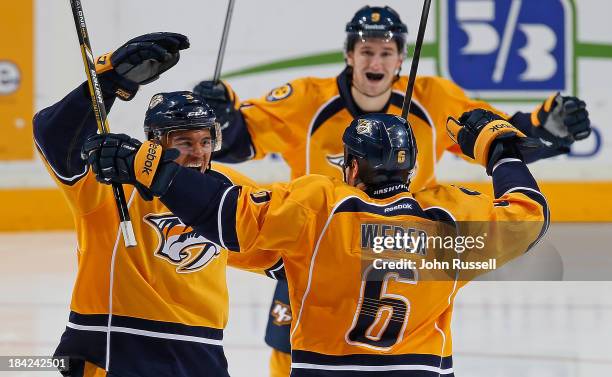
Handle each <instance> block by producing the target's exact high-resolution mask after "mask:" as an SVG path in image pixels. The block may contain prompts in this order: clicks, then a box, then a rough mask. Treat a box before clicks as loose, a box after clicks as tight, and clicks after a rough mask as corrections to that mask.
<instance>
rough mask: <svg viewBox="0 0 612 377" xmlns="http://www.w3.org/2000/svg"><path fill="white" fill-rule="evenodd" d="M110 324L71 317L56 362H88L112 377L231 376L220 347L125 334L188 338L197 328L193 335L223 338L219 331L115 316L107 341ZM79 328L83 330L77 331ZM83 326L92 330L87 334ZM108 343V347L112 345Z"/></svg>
mask: <svg viewBox="0 0 612 377" xmlns="http://www.w3.org/2000/svg"><path fill="white" fill-rule="evenodd" d="M106 321H108V316H107V315H83V314H78V313H75V312H72V313H71V314H70V322H69V323H68V326H67V327H66V330H65V331H64V334H63V335H62V338H61V341H60V344H59V346H58V347H57V349H56V351H55V356H69V357H71V359H81V360H87V361H89V362H91V363H94V364H96V365H97V366H98V367H100V368H103V369H104V368H106V367H108V371H109V375H111V374H112V375H116V376H143V377H144V376H179V377H197V376H202V375H203V374H204V375H206V376H220V377H227V376H228V372H227V360H226V359H225V355H224V353H223V347H221V346H217V345H214V344H213V345H211V344H210V343H205V342H195V341H184V340H183V339H180V338H177V337H174V338H172V337H159V336H158V337H152V336H147V335H146V334H143V333H142V332H128V331H124V329H126V328H129V329H133V330H142V328H146V329H148V331H154V330H169V331H175V333H177V334H178V333H180V332H182V333H187V332H190V331H186V330H185V329H187V328H196V329H197V330H196V331H191V333H193V334H199V335H202V334H204V332H206V333H208V334H209V335H212V336H215V337H219V336H220V335H219V332H221V330H218V329H210V328H205V327H196V326H185V325H181V324H169V323H165V322H159V321H149V320H143V319H137V318H127V317H123V316H113V326H112V327H111V333H110V336H109V335H108V334H107V332H106V329H107V322H106ZM75 322H77V323H80V324H78V325H77V324H75ZM79 326H92V327H94V328H93V329H89V330H84V329H82V328H79ZM127 326H131V327H127ZM137 327H139V328H137ZM204 329H205V331H204V332H203V331H202V330H204ZM175 335H176V334H175ZM107 340H108V341H110V342H109V343H108V344H107ZM107 349H109V350H110V352H109V355H108V358H107V355H106V352H107ZM135 355H136V356H137V357H135ZM107 362H108V364H107ZM77 364H78V363H75V364H74V365H75V366H76V368H78V367H79V365H77ZM71 365H73V363H72V362H71ZM81 366H82V365H81ZM203 371H204V372H203ZM75 373H78V371H77V372H75ZM71 375H72V374H71ZM75 375H78V374H75Z"/></svg>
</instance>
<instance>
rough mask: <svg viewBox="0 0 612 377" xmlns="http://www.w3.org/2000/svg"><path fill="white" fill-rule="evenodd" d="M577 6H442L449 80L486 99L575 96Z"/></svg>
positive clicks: (558, 1) (546, 2) (480, 1)
mask: <svg viewBox="0 0 612 377" xmlns="http://www.w3.org/2000/svg"><path fill="white" fill-rule="evenodd" d="M570 1H571V0H537V1H535V0H441V7H440V9H441V19H440V21H441V27H442V35H441V36H440V44H441V53H442V64H443V66H444V69H445V75H446V76H447V77H449V78H450V79H452V80H453V81H455V82H456V83H457V84H458V85H459V86H461V87H463V88H464V89H466V90H468V91H470V92H473V93H477V94H478V95H483V96H495V97H496V98H504V97H505V98H516V97H522V98H525V97H532V96H533V97H535V96H538V97H539V96H546V95H549V94H550V93H551V92H554V91H561V92H572V91H573V88H572V82H573V75H574V67H573V64H574V63H573V61H574V59H573V53H574V51H573V42H574V40H573V38H574V30H573V14H572V12H573V7H572V4H571V3H570Z"/></svg>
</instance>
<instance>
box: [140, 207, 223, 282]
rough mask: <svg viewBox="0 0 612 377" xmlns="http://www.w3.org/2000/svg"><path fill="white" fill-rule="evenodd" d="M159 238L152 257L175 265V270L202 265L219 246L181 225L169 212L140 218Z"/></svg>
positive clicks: (210, 259) (194, 268)
mask: <svg viewBox="0 0 612 377" xmlns="http://www.w3.org/2000/svg"><path fill="white" fill-rule="evenodd" d="M144 220H145V222H146V223H147V224H149V225H151V226H152V227H153V228H154V229H155V232H156V233H157V236H158V238H159V244H158V246H157V249H156V250H155V256H156V257H159V258H162V259H164V260H166V261H167V262H169V263H171V264H173V265H175V266H176V272H179V273H190V272H194V271H198V270H201V269H202V268H204V267H206V265H208V263H210V261H212V260H213V259H214V258H216V257H217V256H218V255H219V254H220V253H221V248H220V247H219V246H217V245H216V244H214V243H213V242H211V241H210V240H208V239H206V238H205V237H204V236H202V235H200V234H198V233H197V232H196V231H194V230H193V229H192V228H191V227H188V226H186V225H185V224H183V222H182V221H181V220H179V218H178V217H176V216H174V215H173V214H171V213H166V214H148V215H146V216H145V217H144Z"/></svg>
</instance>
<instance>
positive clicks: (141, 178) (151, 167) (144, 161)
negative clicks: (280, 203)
mask: <svg viewBox="0 0 612 377" xmlns="http://www.w3.org/2000/svg"><path fill="white" fill-rule="evenodd" d="M161 153H162V148H161V146H160V145H159V144H157V143H155V142H153V141H146V142H145V143H143V144H142V146H141V147H140V149H139V150H138V152H137V153H136V158H135V159H134V173H136V180H137V181H138V182H140V183H142V184H143V185H145V186H146V187H151V184H152V183H153V177H154V176H155V172H156V171H157V166H158V165H159V156H160V154H161Z"/></svg>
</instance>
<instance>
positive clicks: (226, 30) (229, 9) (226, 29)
mask: <svg viewBox="0 0 612 377" xmlns="http://www.w3.org/2000/svg"><path fill="white" fill-rule="evenodd" d="M233 12H234V0H229V3H228V4H227V13H226V14H225V24H224V25H223V34H221V44H220V45H219V53H218V54H217V64H215V74H214V75H213V79H212V81H213V82H214V83H215V84H216V83H218V82H219V78H220V77H221V66H222V65H223V57H224V56H225V46H226V45H227V35H228V34H229V27H230V23H231V22H232V13H233Z"/></svg>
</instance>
